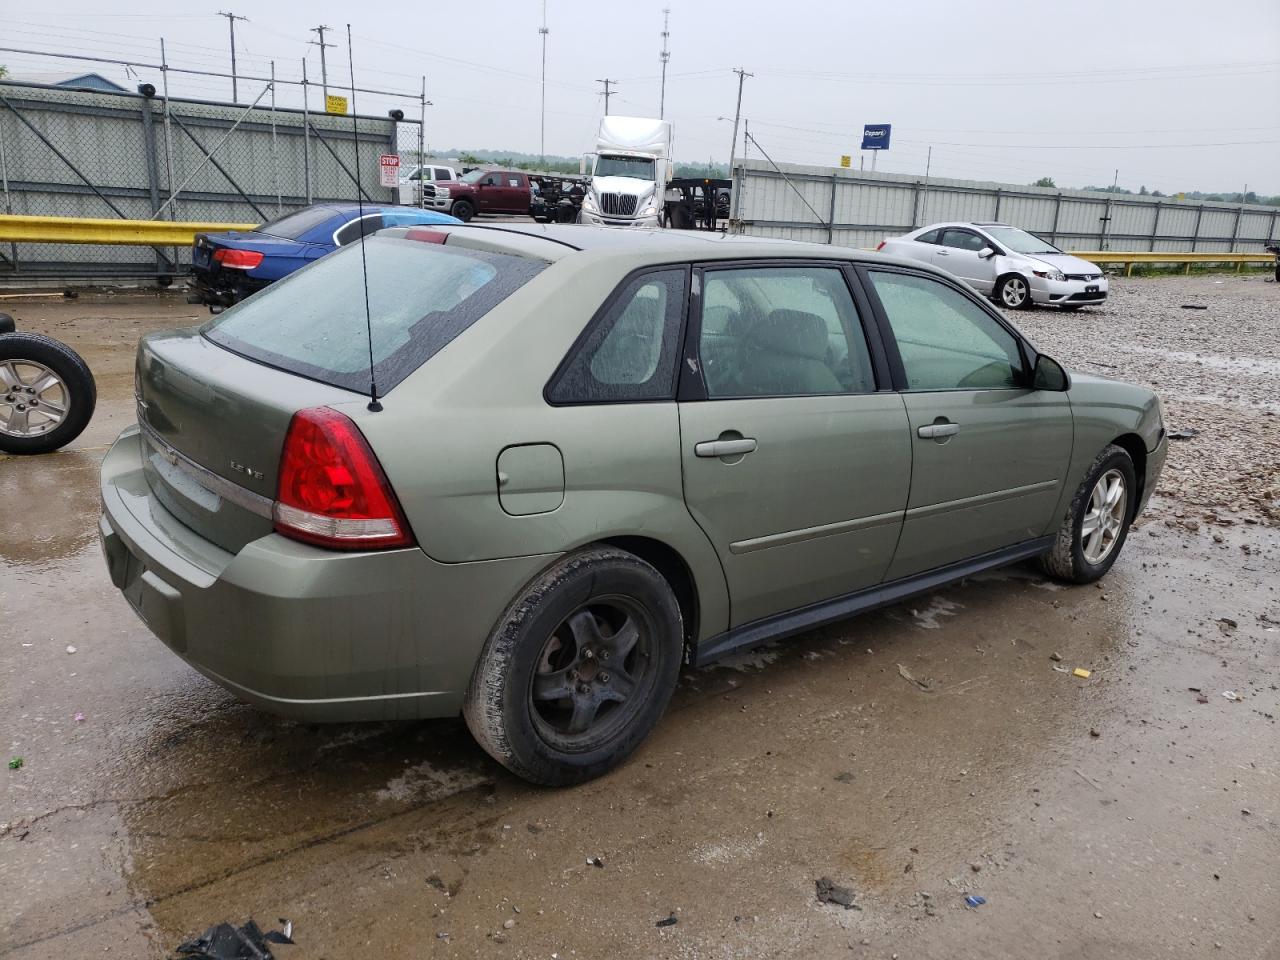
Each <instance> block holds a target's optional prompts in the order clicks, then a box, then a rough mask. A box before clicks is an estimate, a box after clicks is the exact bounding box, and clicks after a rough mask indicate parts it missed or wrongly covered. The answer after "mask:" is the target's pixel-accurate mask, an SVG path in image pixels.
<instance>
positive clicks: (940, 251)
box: [938, 250, 951, 257]
mask: <svg viewBox="0 0 1280 960" xmlns="http://www.w3.org/2000/svg"><path fill="white" fill-rule="evenodd" d="M938 256H940V257H949V256H951V254H949V253H947V251H945V250H939V251H938Z"/></svg>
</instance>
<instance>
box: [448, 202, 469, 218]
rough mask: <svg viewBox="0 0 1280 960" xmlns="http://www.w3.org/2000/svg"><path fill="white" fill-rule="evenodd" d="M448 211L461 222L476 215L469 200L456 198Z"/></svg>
mask: <svg viewBox="0 0 1280 960" xmlns="http://www.w3.org/2000/svg"><path fill="white" fill-rule="evenodd" d="M449 212H450V213H451V214H453V215H454V216H455V217H457V218H458V219H459V220H461V221H462V222H463V223H466V222H467V221H469V220H470V219H471V218H472V217H474V216H475V215H476V208H475V207H473V206H472V205H471V201H470V200H456V201H454V204H453V206H452V207H450V208H449Z"/></svg>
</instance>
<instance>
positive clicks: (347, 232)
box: [333, 213, 391, 247]
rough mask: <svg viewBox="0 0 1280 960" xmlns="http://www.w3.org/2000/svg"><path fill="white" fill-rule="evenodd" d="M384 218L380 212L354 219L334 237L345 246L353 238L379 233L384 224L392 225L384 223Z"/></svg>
mask: <svg viewBox="0 0 1280 960" xmlns="http://www.w3.org/2000/svg"><path fill="white" fill-rule="evenodd" d="M382 220H383V218H382V215H381V214H379V213H375V214H371V215H369V216H367V217H361V218H360V219H359V220H352V221H351V222H350V223H348V224H347V225H346V226H345V227H343V228H342V229H341V230H339V231H337V232H336V233H335V234H334V235H333V239H334V240H335V241H336V242H337V244H338V246H340V247H345V246H346V245H347V244H348V243H351V242H352V241H353V240H359V239H360V237H361V236H367V235H368V234H371V233H377V232H378V231H379V230H381V229H382V228H383V227H384V226H391V224H389V223H388V224H384V223H383V222H382Z"/></svg>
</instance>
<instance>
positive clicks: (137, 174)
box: [0, 81, 420, 282]
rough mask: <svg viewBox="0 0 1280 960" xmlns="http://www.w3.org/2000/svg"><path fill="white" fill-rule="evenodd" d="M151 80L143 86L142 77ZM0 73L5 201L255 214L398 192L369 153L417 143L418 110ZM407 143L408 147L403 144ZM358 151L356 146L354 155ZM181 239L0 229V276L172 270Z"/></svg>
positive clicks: (185, 215) (42, 209) (223, 218)
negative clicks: (42, 237) (68, 84)
mask: <svg viewBox="0 0 1280 960" xmlns="http://www.w3.org/2000/svg"><path fill="white" fill-rule="evenodd" d="M148 93H151V91H150V90H148ZM273 93H274V91H273V90H272V86H271V84H270V83H262V84H256V89H253V90H251V92H249V97H251V98H252V100H251V102H250V103H249V104H247V105H246V104H232V103H220V102H215V101H202V100H187V99H175V98H169V99H166V98H164V97H163V96H160V95H157V94H152V95H144V94H143V93H128V92H121V93H115V92H97V91H86V90H72V89H67V88H64V87H56V86H45V85H40V84H27V83H15V82H8V81H0V188H2V189H3V196H2V197H0V204H2V210H3V212H4V213H9V214H19V215H27V216H55V217H99V218H114V217H120V218H125V219H134V220H151V219H165V220H189V221H203V222H223V223H262V222H264V221H267V220H272V219H274V218H276V217H277V216H280V215H281V214H283V213H288V212H290V211H292V210H296V209H299V208H301V207H303V206H306V205H308V204H311V203H324V202H333V201H342V202H350V201H354V200H355V199H356V182H357V175H356V170H357V165H358V168H359V183H360V191H361V195H362V197H363V199H364V201H365V202H366V203H384V204H386V203H396V202H398V191H397V190H396V189H395V188H387V187H382V186H380V185H379V163H378V158H379V156H380V155H381V154H384V153H398V152H399V147H400V146H401V144H402V143H403V144H405V145H406V147H407V148H408V150H415V151H416V149H417V145H418V143H419V140H420V133H419V129H418V127H419V125H418V123H417V121H413V120H405V119H400V120H396V119H392V118H391V117H356V118H353V117H350V116H334V115H329V114H324V113H316V112H314V111H310V110H297V109H288V110H286V109H283V108H276V107H275V105H274V96H273ZM406 152H407V151H406ZM357 155H358V156H357ZM189 261H190V251H189V250H188V249H184V248H151V247H126V246H105V245H93V244H32V243H17V244H14V243H0V282H2V281H4V280H5V279H36V278H42V277H112V278H124V277H152V276H161V277H164V276H174V275H177V274H181V273H182V272H183V271H184V270H185V269H186V268H187V267H188V266H189Z"/></svg>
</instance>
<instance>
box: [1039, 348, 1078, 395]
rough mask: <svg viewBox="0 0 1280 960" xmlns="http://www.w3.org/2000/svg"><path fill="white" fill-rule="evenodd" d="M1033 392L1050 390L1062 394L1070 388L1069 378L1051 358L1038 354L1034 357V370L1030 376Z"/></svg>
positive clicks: (1064, 370) (1061, 367) (1063, 369)
mask: <svg viewBox="0 0 1280 960" xmlns="http://www.w3.org/2000/svg"><path fill="white" fill-rule="evenodd" d="M1031 387H1032V389H1034V390H1052V391H1054V392H1056V393H1064V392H1065V391H1067V390H1069V389H1070V388H1071V376H1070V375H1069V374H1068V373H1067V371H1066V369H1065V368H1064V367H1063V366H1062V364H1060V363H1059V362H1058V361H1057V360H1055V359H1053V357H1050V356H1046V355H1045V354H1043V353H1042V354H1040V355H1039V356H1037V357H1036V369H1035V372H1034V373H1033V374H1032V376H1031Z"/></svg>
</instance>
